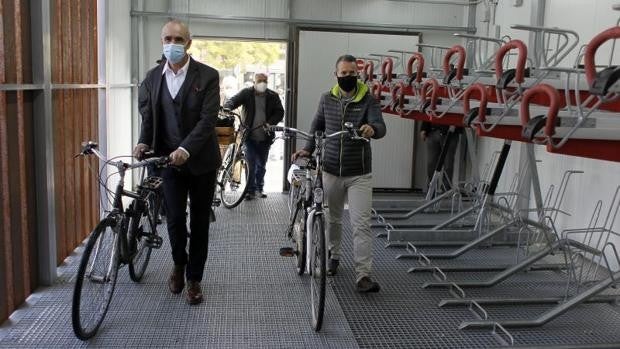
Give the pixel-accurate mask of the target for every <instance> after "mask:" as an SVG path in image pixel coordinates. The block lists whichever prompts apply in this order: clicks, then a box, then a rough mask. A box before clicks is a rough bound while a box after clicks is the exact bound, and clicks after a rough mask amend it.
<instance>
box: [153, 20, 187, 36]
mask: <svg viewBox="0 0 620 349" xmlns="http://www.w3.org/2000/svg"><path fill="white" fill-rule="evenodd" d="M169 24H177V25H179V26H181V28H183V31H184V34H186V35H187V40H191V39H192V33H191V32H190V31H189V27H188V26H187V24H186V23H185V22H183V21H182V20H180V19H178V18H172V19H170V20H169V21H168V22H166V24H164V26H163V27H161V28H162V34H163V30H164V28H165V27H167V26H168V25H169ZM162 37H163V35H162Z"/></svg>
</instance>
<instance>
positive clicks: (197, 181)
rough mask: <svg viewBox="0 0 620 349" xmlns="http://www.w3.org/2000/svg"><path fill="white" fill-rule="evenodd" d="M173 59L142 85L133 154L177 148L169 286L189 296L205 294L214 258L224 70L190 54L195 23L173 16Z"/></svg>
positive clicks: (169, 202) (166, 34) (166, 45)
mask: <svg viewBox="0 0 620 349" xmlns="http://www.w3.org/2000/svg"><path fill="white" fill-rule="evenodd" d="M161 42H162V45H163V54H164V57H165V59H164V60H162V61H161V63H160V64H159V65H158V66H156V67H154V68H153V69H151V70H149V71H148V72H147V74H146V78H145V79H144V81H143V82H142V84H141V85H140V90H139V97H138V105H139V109H140V114H141V115H142V128H141V131H140V139H139V143H138V145H136V147H135V148H134V152H133V155H134V156H135V157H136V158H142V157H143V155H144V152H145V151H147V150H153V151H154V153H155V154H156V155H158V156H161V155H169V156H170V160H171V164H172V165H175V166H176V168H166V169H164V170H163V171H162V177H163V179H164V184H163V189H164V201H165V206H166V217H167V224H168V234H169V236H170V245H171V247H172V259H173V261H174V268H173V270H172V273H171V274H170V277H169V280H168V287H169V289H170V291H171V292H172V293H174V294H179V293H181V292H182V291H183V288H184V287H185V278H186V279H187V294H186V299H187V302H188V303H189V304H198V303H200V302H202V299H203V296H202V290H201V288H200V282H201V280H202V277H203V272H204V266H205V263H206V261H207V251H208V243H209V210H210V208H211V203H212V201H213V192H214V189H215V176H216V171H217V169H218V168H219V166H220V163H221V161H222V160H221V157H220V151H219V146H218V143H217V136H216V133H215V122H216V120H217V114H218V110H219V105H220V97H219V74H218V72H217V71H216V70H215V69H213V68H211V67H209V66H207V65H204V64H202V63H199V62H196V61H195V60H193V59H192V58H191V57H189V55H188V54H187V50H188V49H189V47H190V45H191V43H192V40H191V39H190V33H189V29H188V28H187V25H185V24H184V23H183V22H181V21H178V20H172V21H170V22H168V23H166V25H164V27H163V29H162V31H161ZM188 195H189V198H190V202H191V203H190V229H191V237H190V238H189V255H188V253H187V252H186V246H187V228H186V214H185V212H186V207H187V197H188Z"/></svg>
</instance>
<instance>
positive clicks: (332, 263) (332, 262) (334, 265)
mask: <svg viewBox="0 0 620 349" xmlns="http://www.w3.org/2000/svg"><path fill="white" fill-rule="evenodd" d="M338 265H340V260H339V259H331V258H330V259H329V260H328V261H327V275H328V276H334V275H336V273H337V272H338Z"/></svg>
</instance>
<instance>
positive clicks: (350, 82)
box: [338, 75, 357, 92]
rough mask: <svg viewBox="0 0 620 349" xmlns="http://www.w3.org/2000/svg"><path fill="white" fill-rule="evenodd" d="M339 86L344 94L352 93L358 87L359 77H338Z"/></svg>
mask: <svg viewBox="0 0 620 349" xmlns="http://www.w3.org/2000/svg"><path fill="white" fill-rule="evenodd" d="M338 86H340V89H341V90H343V91H344V92H351V91H353V89H354V88H355V86H357V76H353V75H348V76H339V77H338Z"/></svg>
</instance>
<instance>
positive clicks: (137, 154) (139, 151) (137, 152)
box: [133, 143, 150, 160]
mask: <svg viewBox="0 0 620 349" xmlns="http://www.w3.org/2000/svg"><path fill="white" fill-rule="evenodd" d="M149 149H150V147H149V146H148V145H146V144H144V143H138V144H137V145H136V147H135V148H133V157H134V158H136V159H138V160H142V159H143V158H144V153H146V152H147V151H148V150H149Z"/></svg>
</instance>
